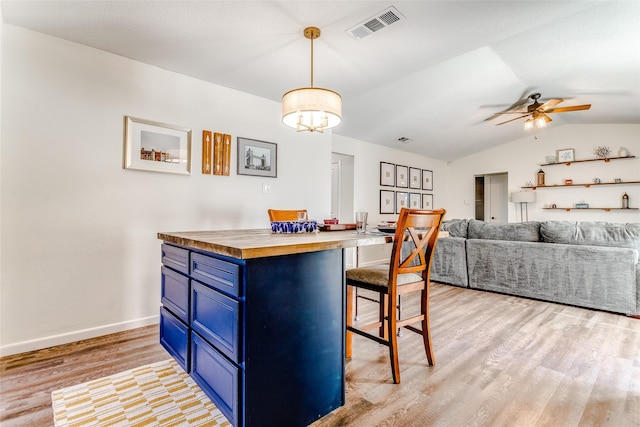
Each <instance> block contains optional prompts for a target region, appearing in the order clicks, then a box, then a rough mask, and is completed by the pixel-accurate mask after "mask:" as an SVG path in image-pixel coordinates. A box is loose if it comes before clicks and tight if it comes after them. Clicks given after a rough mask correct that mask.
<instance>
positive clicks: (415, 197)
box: [409, 193, 422, 209]
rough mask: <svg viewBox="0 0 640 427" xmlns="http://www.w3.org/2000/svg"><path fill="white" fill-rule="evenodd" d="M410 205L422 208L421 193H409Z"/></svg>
mask: <svg viewBox="0 0 640 427" xmlns="http://www.w3.org/2000/svg"><path fill="white" fill-rule="evenodd" d="M409 207H410V208H411V209H421V207H422V201H421V200H420V194H418V193H409Z"/></svg>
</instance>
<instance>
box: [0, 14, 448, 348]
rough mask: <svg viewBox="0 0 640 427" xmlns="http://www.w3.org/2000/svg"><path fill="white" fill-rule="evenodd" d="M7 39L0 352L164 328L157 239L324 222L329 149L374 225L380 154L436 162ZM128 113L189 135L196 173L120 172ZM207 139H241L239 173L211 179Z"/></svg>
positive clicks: (197, 86) (267, 109) (200, 87)
mask: <svg viewBox="0 0 640 427" xmlns="http://www.w3.org/2000/svg"><path fill="white" fill-rule="evenodd" d="M2 38H3V44H2V56H1V58H2V87H3V88H4V89H5V90H4V92H3V93H2V106H3V108H2V115H1V117H0V120H1V121H2V123H3V126H2V133H1V138H2V144H1V146H0V159H1V163H0V172H1V175H0V180H1V181H0V182H1V183H2V192H1V200H0V203H2V205H1V206H2V210H1V213H0V215H2V216H1V218H2V224H1V228H0V233H1V235H2V240H1V250H2V258H1V263H0V269H1V270H0V271H1V272H2V275H1V287H0V304H1V305H0V354H3V355H6V354H13V353H18V352H22V351H28V350H33V349H37V348H43V347H47V346H50V345H57V344H61V343H65V342H71V341H75V340H78V339H83V338H88V337H93V336H98V335H102V334H106V333H111V332H116V331H120V330H124V329H128V328H132V327H136V326H140V325H145V324H150V323H154V322H157V314H158V306H159V296H160V295H159V294H160V290H159V287H160V280H159V263H160V242H159V241H158V240H157V239H156V233H157V232H158V231H184V230H202V229H233V228H235V229H237V228H266V227H267V226H268V217H267V214H266V210H267V209H268V208H271V207H278V208H283V209H285V208H299V207H305V208H307V209H308V210H309V212H310V216H311V217H312V218H316V219H323V218H327V217H328V215H329V213H330V166H331V151H332V149H333V151H336V152H341V153H345V154H349V155H353V156H354V159H355V166H354V168H355V175H356V184H355V189H354V190H355V192H356V197H355V205H354V207H355V208H356V209H365V210H368V211H369V212H371V214H372V216H371V219H370V221H377V220H378V215H377V212H378V182H379V178H378V167H379V161H380V160H385V161H389V162H396V163H401V164H407V165H411V166H416V167H423V168H429V169H434V174H436V176H437V173H438V172H436V170H437V165H440V164H441V162H435V161H431V160H429V159H424V158H419V157H414V156H411V155H408V154H407V153H402V152H399V151H396V150H389V149H385V148H382V147H377V146H370V145H369V144H366V143H362V142H360V141H356V140H344V139H343V140H338V142H335V143H332V135H331V132H327V133H325V134H318V133H314V134H308V133H296V132H295V131H293V130H291V129H288V128H285V127H284V126H283V125H282V124H281V123H280V112H281V106H280V103H279V102H273V101H269V100H266V99H263V98H258V97H255V96H251V95H248V94H245V93H241V92H237V91H234V90H231V89H227V88H224V87H220V86H217V85H212V84H209V83H205V82H202V81H199V80H196V79H192V78H189V77H186V76H182V75H179V74H175V73H170V72H167V71H165V70H162V69H159V68H156V67H151V66H148V65H146V64H142V63H139V62H135V61H131V60H128V59H126V58H123V57H118V56H115V55H112V54H109V53H106V52H102V51H99V50H95V49H91V48H87V47H85V46H81V45H78V44H75V43H70V42H67V41H64V40H61V39H57V38H53V37H49V36H46V35H43V34H40V33H36V32H32V31H29V30H25V29H22V28H19V27H15V26H12V25H4V27H3V29H2ZM124 115H130V116H134V117H139V118H143V119H149V120H155V121H160V122H165V123H170V124H174V125H180V126H185V127H189V128H191V129H192V131H193V144H192V174H191V175H190V176H180V175H171V174H162V173H153V172H142V171H133V170H124V169H122V145H123V142H122V140H123V116H124ZM203 129H206V130H212V131H214V132H223V133H228V134H231V135H233V137H234V139H233V144H234V147H233V148H234V149H233V150H232V164H231V171H232V172H231V176H228V177H220V176H211V175H202V174H201V173H200V167H201V150H202V144H201V140H202V130H203ZM237 136H244V137H248V138H254V139H260V140H265V141H270V142H276V143H277V144H278V178H277V179H273V178H270V179H269V178H257V177H248V176H238V175H236V172H235V171H236V157H235V154H236V152H235V143H236V142H235V137H237ZM436 182H437V181H436ZM263 183H268V184H270V185H271V188H272V193H271V194H263V193H262V184H263ZM436 185H437V184H436ZM437 191H438V190H437V188H436V193H437ZM369 199H370V200H369ZM436 200H437V198H436Z"/></svg>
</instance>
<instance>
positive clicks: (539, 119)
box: [494, 93, 591, 129]
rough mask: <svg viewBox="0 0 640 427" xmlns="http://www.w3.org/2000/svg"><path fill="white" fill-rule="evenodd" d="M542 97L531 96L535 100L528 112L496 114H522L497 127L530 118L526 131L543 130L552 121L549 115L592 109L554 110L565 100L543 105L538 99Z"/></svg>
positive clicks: (589, 106)
mask: <svg viewBox="0 0 640 427" xmlns="http://www.w3.org/2000/svg"><path fill="white" fill-rule="evenodd" d="M540 96H541V95H540V94H539V93H534V94H532V95H529V98H530V99H532V100H533V103H532V104H530V105H528V106H527V111H503V112H500V113H496V114H495V115H494V116H497V115H501V114H520V116H519V117H516V118H515V119H510V120H507V121H504V122H501V123H498V124H496V126H500V125H503V124H505V123H509V122H513V121H515V120H519V119H524V118H525V117H528V119H526V120H525V122H524V128H525V129H533V128H542V127H545V126H546V125H547V123H549V122H550V121H551V117H549V116H548V115H547V114H550V113H566V112H569V111H579V110H588V109H589V108H591V104H583V105H574V106H571V107H560V108H554V107H555V106H556V105H558V104H559V103H561V102H562V101H564V100H563V99H550V100H548V101H547V102H545V103H544V104H541V103H539V102H538V99H540Z"/></svg>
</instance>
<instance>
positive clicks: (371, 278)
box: [346, 208, 445, 384]
mask: <svg viewBox="0 0 640 427" xmlns="http://www.w3.org/2000/svg"><path fill="white" fill-rule="evenodd" d="M444 215H445V210H444V209H438V210H428V211H427V210H418V209H406V208H403V209H402V210H401V211H400V216H399V218H398V222H397V226H396V232H395V235H394V241H393V247H392V250H391V259H390V261H389V264H386V263H385V264H375V265H371V266H367V267H361V268H352V269H349V270H347V273H346V278H347V332H346V333H347V348H346V356H347V357H351V353H352V344H351V341H352V339H353V335H352V333H356V334H358V335H361V336H363V337H366V338H369V339H371V340H373V341H376V342H378V343H380V344H383V345H386V346H387V347H389V357H390V359H391V373H392V376H393V382H394V383H396V384H398V383H400V369H399V365H398V340H397V335H396V330H397V328H401V327H404V328H406V329H408V330H410V331H413V332H416V333H418V334H420V335H422V341H423V343H424V349H425V352H426V355H427V361H428V362H429V365H431V366H433V365H434V364H435V357H434V355H433V347H432V343H431V330H430V326H429V276H430V270H431V260H432V255H433V252H434V250H435V246H436V242H437V239H438V233H439V231H440V226H441V225H442V220H443V218H444ZM354 288H361V289H368V290H370V291H374V292H376V293H378V297H379V298H378V301H379V310H378V311H379V316H378V321H376V322H373V323H369V324H367V325H363V326H359V327H355V326H354V324H353V316H352V314H353V299H354V298H353V296H354V295H353V291H354ZM413 292H420V293H421V296H420V313H419V314H418V315H415V316H411V317H409V318H406V319H401V318H398V317H399V316H398V313H397V305H398V297H399V296H400V295H407V294H409V293H413ZM418 322H419V323H420V324H421V327H420V328H417V327H415V326H411V325H413V324H415V323H418ZM372 329H377V330H378V332H377V335H373V334H372V333H370V332H367V331H369V330H372Z"/></svg>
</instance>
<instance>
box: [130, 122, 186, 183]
mask: <svg viewBox="0 0 640 427" xmlns="http://www.w3.org/2000/svg"><path fill="white" fill-rule="evenodd" d="M123 151H124V158H123V165H122V166H123V168H124V169H137V170H143V171H151V172H165V173H176V174H182V175H190V174H191V129H189V128H185V127H182V126H176V125H170V124H166V123H160V122H155V121H152V120H144V119H139V118H136V117H131V116H124V150H123Z"/></svg>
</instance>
